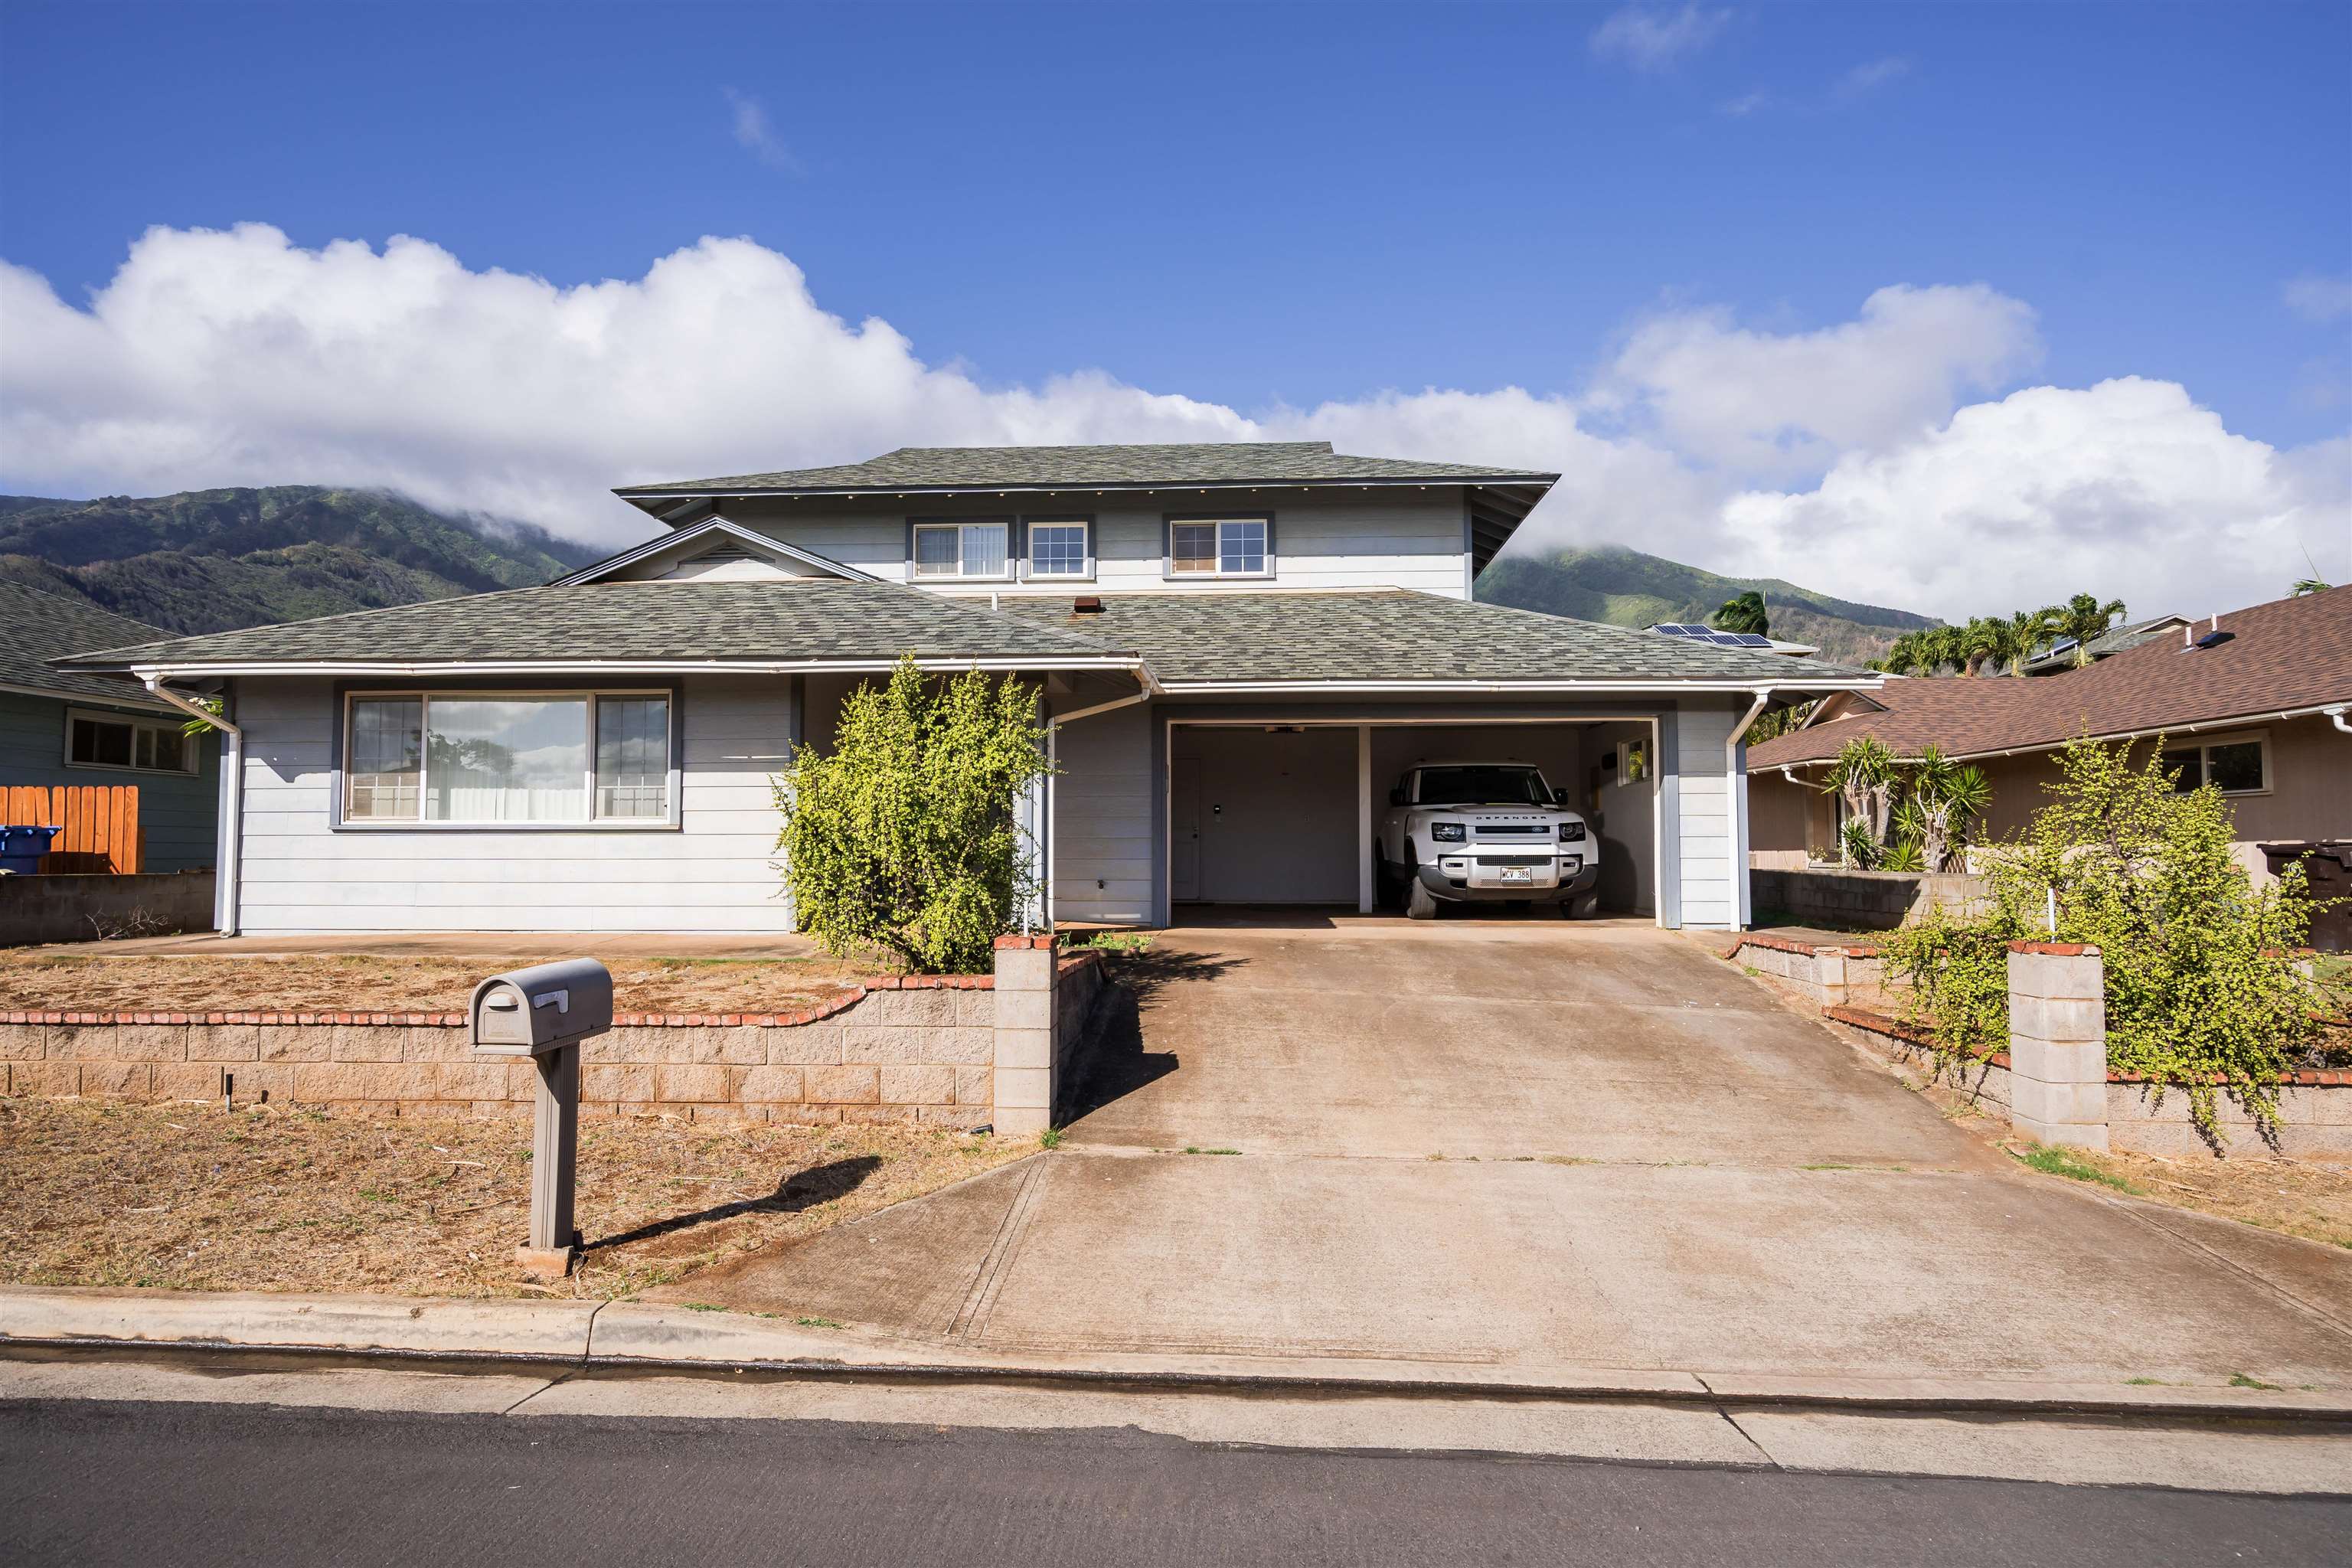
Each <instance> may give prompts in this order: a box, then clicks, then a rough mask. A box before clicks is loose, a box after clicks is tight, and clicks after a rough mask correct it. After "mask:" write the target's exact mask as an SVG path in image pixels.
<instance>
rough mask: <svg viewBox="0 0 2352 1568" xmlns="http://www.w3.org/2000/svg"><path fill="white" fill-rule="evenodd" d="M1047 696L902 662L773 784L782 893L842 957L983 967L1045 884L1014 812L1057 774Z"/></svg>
mask: <svg viewBox="0 0 2352 1568" xmlns="http://www.w3.org/2000/svg"><path fill="white" fill-rule="evenodd" d="M1044 742H1045V731H1043V729H1042V728H1041V727H1040V726H1039V725H1038V723H1037V719H1036V691H1035V689H1034V687H1030V686H1025V685H1024V684H1022V683H1021V682H1020V681H1018V680H1015V679H1012V678H1011V677H1007V678H1005V679H1003V680H992V679H990V678H989V677H987V676H986V675H983V674H982V673H981V672H980V671H978V670H971V671H969V672H967V673H965V674H963V675H960V676H957V677H955V678H954V679H949V680H944V681H941V680H934V679H930V678H929V677H927V676H925V675H924V674H923V673H922V672H921V671H920V670H919V669H918V668H916V666H915V661H914V659H913V658H912V657H908V658H903V659H901V660H900V661H899V663H898V668H896V669H894V670H892V671H891V673H890V679H888V680H887V682H885V683H883V684H881V685H879V686H876V685H871V684H868V685H864V686H860V687H858V688H856V689H854V690H852V691H851V692H850V693H849V695H848V696H847V697H845V698H844V699H843V700H842V703H841V713H840V718H839V721H837V723H836V725H835V741H834V746H833V750H832V751H831V752H819V751H817V750H816V749H815V748H814V747H813V746H805V745H804V746H801V747H798V748H796V749H795V750H794V751H793V754H792V760H791V762H790V763H789V765H788V766H787V767H786V768H785V770H784V773H782V775H781V776H780V777H779V778H778V779H777V780H776V783H775V795H776V805H777V809H778V810H779V811H781V812H782V814H783V819H784V826H783V833H782V837H779V839H778V840H777V845H778V847H779V848H781V849H782V851H783V856H784V862H783V872H784V883H785V886H786V888H787V889H789V890H790V892H791V894H792V898H793V910H794V912H795V914H796V916H797V917H798V920H799V921H800V925H801V929H802V930H803V931H808V932H810V933H811V934H813V935H814V936H815V937H816V938H817V940H818V941H819V942H823V943H824V946H825V947H826V949H827V950H828V951H830V952H835V953H837V954H840V955H843V956H845V957H864V956H866V955H868V954H870V953H872V952H876V951H877V950H878V951H880V952H887V953H890V954H892V955H894V956H895V957H897V958H898V960H899V961H900V962H901V963H904V964H906V966H907V967H908V968H910V969H916V970H923V971H929V972H941V971H959V972H969V971H974V970H978V969H981V968H983V967H985V966H986V964H987V963H988V962H989V959H990V949H991V947H992V943H993V941H994V939H995V937H996V936H997V935H998V934H999V933H1000V932H1002V931H1004V930H1005V929H1006V928H1007V926H1008V925H1009V924H1010V923H1011V921H1012V920H1013V911H1014V910H1016V909H1018V908H1020V907H1022V906H1023V904H1024V902H1025V901H1026V900H1028V899H1029V898H1030V897H1031V896H1032V894H1033V893H1034V889H1035V882H1034V875H1033V873H1032V872H1031V871H1030V870H1029V860H1030V858H1029V856H1028V854H1027V852H1026V851H1027V849H1028V846H1027V845H1026V844H1024V841H1023V834H1022V831H1021V829H1020V826H1019V825H1018V823H1017V822H1016V820H1015V817H1014V813H1013V805H1014V803H1015V801H1016V800H1017V799H1018V798H1019V797H1020V795H1021V793H1022V791H1023V790H1024V789H1025V788H1026V787H1027V786H1028V785H1029V784H1032V783H1034V781H1035V780H1037V779H1038V778H1040V777H1041V776H1043V775H1044V774H1045V773H1047V772H1048V771H1049V769H1048V767H1047V764H1046V762H1045V752H1044V749H1043V746H1044Z"/></svg>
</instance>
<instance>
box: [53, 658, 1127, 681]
mask: <svg viewBox="0 0 2352 1568" xmlns="http://www.w3.org/2000/svg"><path fill="white" fill-rule="evenodd" d="M915 665H916V668H919V669H938V670H965V669H980V670H986V671H989V672H991V673H995V672H998V671H1006V672H1018V671H1026V670H1036V671H1040V672H1044V673H1056V672H1062V671H1073V670H1092V671H1112V672H1118V671H1138V670H1140V669H1142V668H1143V661H1142V660H1141V659H1139V658H1134V657H1132V656H1126V655H1118V654H1102V655H1080V654H1068V653H1054V654H932V655H922V654H918V655H917V656H915ZM80 668H88V669H90V670H91V671H92V672H93V673H98V674H108V675H130V676H135V677H137V678H139V679H142V680H143V679H146V678H147V677H149V676H153V677H155V678H157V679H164V680H189V679H217V678H220V677H225V676H263V675H302V676H316V675H351V676H370V677H373V676H411V675H413V676H436V675H439V676H455V675H464V676H476V675H516V676H531V677H534V678H540V677H549V676H565V675H600V676H601V675H630V676H640V675H714V674H718V675H725V674H734V675H830V674H842V675H857V674H873V673H882V674H887V673H888V672H889V671H890V670H892V669H895V668H898V658H897V657H896V656H890V657H887V658H886V657H879V656H877V657H875V658H807V659H789V658H781V659H780V658H762V659H740V658H734V659H730V658H713V659H680V658H661V659H583V658H562V659H368V660H362V659H192V660H188V661H186V662H173V661H171V660H158V661H152V662H140V663H136V664H123V665H103V666H82V667H80Z"/></svg>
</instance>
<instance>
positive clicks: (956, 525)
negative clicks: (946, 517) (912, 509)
mask: <svg viewBox="0 0 2352 1568" xmlns="http://www.w3.org/2000/svg"><path fill="white" fill-rule="evenodd" d="M912 528H913V531H914V539H913V544H914V549H913V552H912V557H913V561H914V569H915V575H916V576H918V577H923V578H933V577H992V578H1002V577H1004V576H1007V575H1009V574H1010V569H1011V566H1012V561H1013V557H1012V546H1011V539H1012V533H1013V525H1012V524H1011V523H1010V522H1007V521H1004V520H1003V519H1001V518H999V519H995V520H992V521H978V522H918V523H915V524H913V525H912Z"/></svg>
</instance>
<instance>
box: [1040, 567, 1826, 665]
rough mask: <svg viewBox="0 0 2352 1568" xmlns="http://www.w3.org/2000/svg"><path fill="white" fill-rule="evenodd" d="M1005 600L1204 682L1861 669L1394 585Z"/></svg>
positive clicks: (1046, 620)
mask: <svg viewBox="0 0 2352 1568" xmlns="http://www.w3.org/2000/svg"><path fill="white" fill-rule="evenodd" d="M1101 597H1102V604H1103V608H1102V610H1101V612H1100V613H1099V614H1094V615H1085V616H1080V615H1075V614H1073V613H1072V610H1071V601H1070V600H1067V599H1064V598H1059V597H1055V598H1053V599H1037V598H1019V599H1007V600H1006V601H1004V605H1005V613H1006V614H1007V615H1013V616H1023V617H1024V618H1027V619H1033V620H1036V621H1039V622H1042V623H1044V624H1046V625H1050V626H1063V627H1076V628H1083V629H1084V630H1086V631H1087V633H1088V634H1089V635H1090V636H1093V637H1098V638H1100V639H1102V640H1103V641H1105V642H1108V643H1114V644H1117V645H1118V646H1119V647H1131V648H1134V649H1135V650H1137V651H1138V652H1139V653H1140V654H1142V656H1143V658H1144V661H1145V662H1146V663H1147V664H1148V665H1149V666H1150V668H1151V672H1152V674H1153V675H1155V676H1157V677H1158V678H1159V679H1160V680H1161V681H1162V682H1164V683H1166V684H1169V685H1171V686H1176V685H1186V684H1191V683H1193V682H1203V681H1264V680H1359V681H1363V680H1370V681H1388V682H1396V683H1399V684H1402V685H1411V684H1412V683H1414V682H1416V681H1424V680H1426V681H1446V680H1531V681H1535V680H1541V681H1570V680H1644V679H1650V680H1657V681H1661V682H1674V681H1685V680H1737V681H1742V682H1760V681H1765V680H1770V681H1774V682H1776V683H1778V684H1780V685H1783V686H1788V687H1792V688H1801V687H1804V686H1807V685H1809V684H1811V683H1812V682H1815V681H1821V680H1828V681H1832V682H1836V681H1843V680H1849V679H1873V678H1872V677H1871V676H1870V674H1869V672H1868V671H1865V670H1852V669H1844V668H1840V667H1838V666H1835V665H1825V664H1816V663H1814V662H1813V661H1811V660H1810V659H1807V660H1803V661H1798V660H1794V659H1790V658H1787V657H1785V656H1783V655H1780V654H1769V653H1760V652H1754V651H1750V650H1747V649H1742V648H1729V647H1716V646H1714V645H1712V644H1704V643H1695V642H1691V641H1689V640H1688V639H1686V638H1682V637H1660V636H1658V635H1657V634H1655V633H1654V632H1645V631H1634V630H1633V629H1631V628H1629V627H1625V626H1602V625H1600V624H1599V623H1597V622H1593V621H1574V620H1570V619H1568V618H1566V617H1565V616H1547V615H1542V614H1539V613H1538V612H1536V611H1533V610H1515V609H1509V608H1507V607H1505V606H1503V605H1481V604H1476V603H1473V602H1471V601H1468V600H1463V599H1447V598H1441V597H1439V596H1438V595H1434V594H1422V593H1414V592H1412V591H1410V590H1407V589H1402V588H1368V589H1363V590H1361V591H1349V592H1337V593H1291V594H1286V593H1247V592H1244V593H1222V592H1216V591H1213V590H1212V591H1207V592H1194V593H1172V594H1106V595H1102V596H1101Z"/></svg>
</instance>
